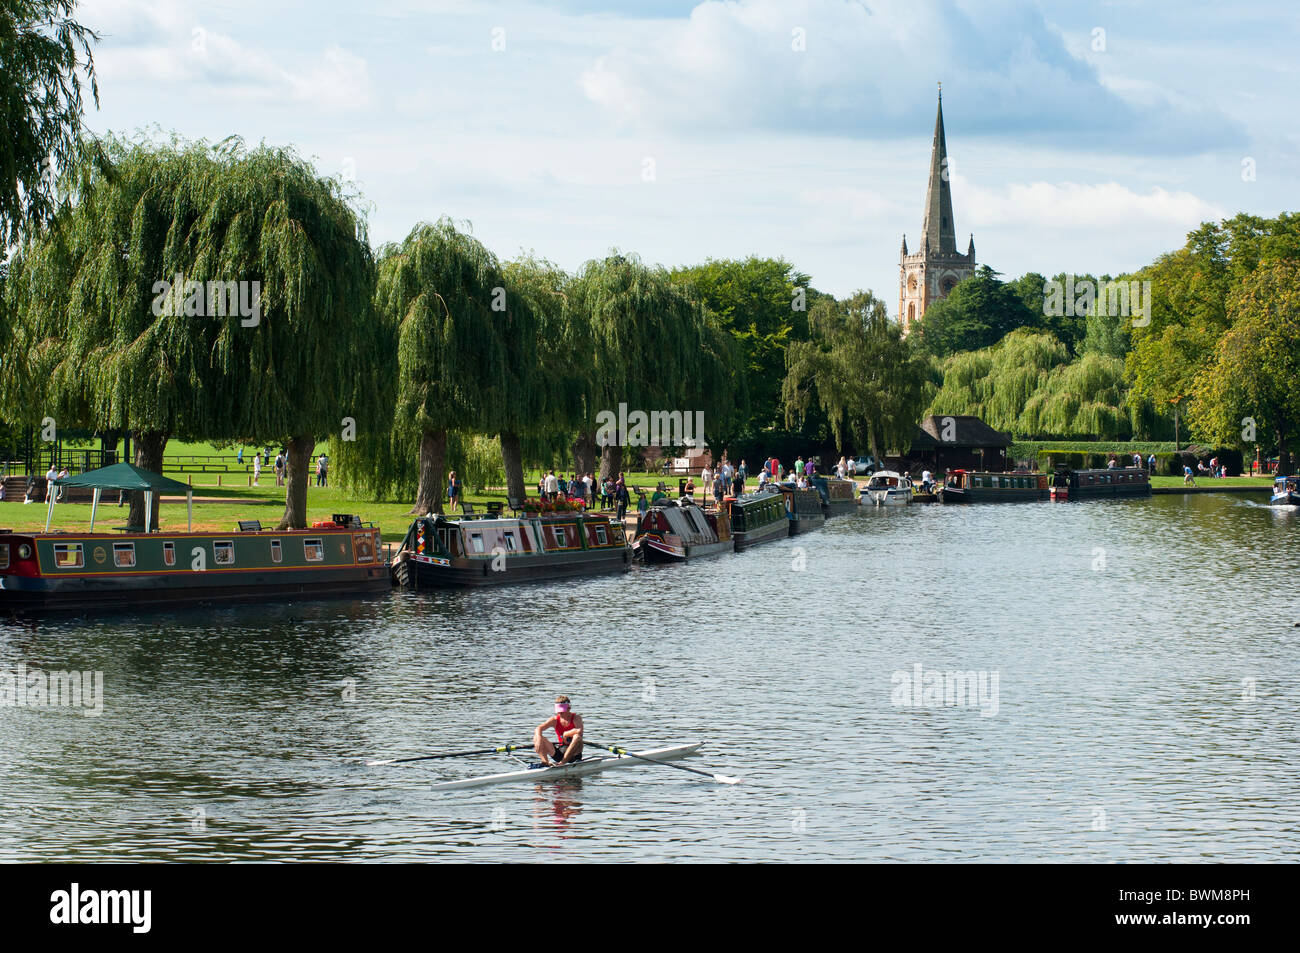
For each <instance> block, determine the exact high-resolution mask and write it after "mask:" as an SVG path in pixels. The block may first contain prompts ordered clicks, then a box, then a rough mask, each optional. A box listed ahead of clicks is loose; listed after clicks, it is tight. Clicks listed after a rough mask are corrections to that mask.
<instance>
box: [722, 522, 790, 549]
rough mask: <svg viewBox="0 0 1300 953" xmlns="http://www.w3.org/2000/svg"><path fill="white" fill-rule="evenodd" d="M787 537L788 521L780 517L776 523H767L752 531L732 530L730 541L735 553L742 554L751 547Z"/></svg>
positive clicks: (788, 532) (788, 533)
mask: <svg viewBox="0 0 1300 953" xmlns="http://www.w3.org/2000/svg"><path fill="white" fill-rule="evenodd" d="M789 535H790V521H789V520H788V519H786V518H784V517H782V518H781V521H780V522H778V523H768V524H767V525H766V526H759V527H757V528H755V529H752V530H744V531H740V532H737V531H735V530H733V531H732V534H731V539H732V542H733V543H735V547H736V552H738V553H743V552H744V551H745V550H747V549H749V548H750V547H752V546H758V545H760V544H762V543H770V542H772V541H773V540H776V539H785V538H786V537H788V536H789Z"/></svg>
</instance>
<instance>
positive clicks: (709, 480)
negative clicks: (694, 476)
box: [700, 467, 713, 486]
mask: <svg viewBox="0 0 1300 953" xmlns="http://www.w3.org/2000/svg"><path fill="white" fill-rule="evenodd" d="M700 486H713V471H712V470H710V469H709V468H708V467H705V468H704V469H703V470H701V471H700Z"/></svg>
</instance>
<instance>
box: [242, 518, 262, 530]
mask: <svg viewBox="0 0 1300 953" xmlns="http://www.w3.org/2000/svg"><path fill="white" fill-rule="evenodd" d="M239 531H240V532H241V533H260V532H261V531H262V521H261V520H240V521H239Z"/></svg>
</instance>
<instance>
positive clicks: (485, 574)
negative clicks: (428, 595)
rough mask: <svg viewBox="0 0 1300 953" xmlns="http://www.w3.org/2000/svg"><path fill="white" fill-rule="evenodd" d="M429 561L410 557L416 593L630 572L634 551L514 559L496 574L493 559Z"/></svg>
mask: <svg viewBox="0 0 1300 953" xmlns="http://www.w3.org/2000/svg"><path fill="white" fill-rule="evenodd" d="M426 558H427V557H423V558H422V557H419V556H415V555H412V556H411V561H410V563H409V567H410V579H411V580H412V581H413V585H414V587H415V588H416V589H422V588H427V589H436V588H461V587H468V588H478V587H481V586H503V585H509V584H512V583H519V582H546V581H547V580H551V579H570V578H573V577H575V576H595V575H606V574H609V573H620V572H627V571H628V570H629V569H630V568H631V565H632V550H631V549H629V548H627V547H626V546H625V547H623V548H622V549H620V550H612V551H606V552H599V551H598V552H591V551H584V552H577V553H548V554H546V555H544V556H540V557H534V556H526V555H513V556H511V557H510V558H509V559H507V560H506V561H505V568H503V569H501V570H494V569H493V568H492V564H493V561H492V560H490V559H466V558H453V559H450V560H446V561H445V564H440V563H435V562H431V561H430V562H426V561H425V559H426Z"/></svg>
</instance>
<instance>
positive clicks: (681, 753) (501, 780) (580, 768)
mask: <svg viewBox="0 0 1300 953" xmlns="http://www.w3.org/2000/svg"><path fill="white" fill-rule="evenodd" d="M702 744H703V742H698V741H697V742H695V743H694V744H689V745H676V746H674V747H671V748H650V749H649V750H646V751H634V752H632V754H636V755H640V757H641V758H653V759H654V760H655V761H675V760H677V759H678V758H685V757H686V756H688V755H692V754H695V752H697V751H699V750H700V747H701V745H702ZM637 765H640V766H641V767H643V768H648V767H650V765H648V764H646V762H644V761H641V760H640V759H639V758H634V757H632V755H622V754H618V755H615V754H611V755H604V756H601V757H595V758H583V759H582V760H581V761H577V762H574V763H573V764H566V765H564V766H563V767H558V768H526V769H524V770H522V771H507V772H505V773H504V774H485V775H480V776H479V777H477V778H462V779H461V780H459V781H440V782H439V783H437V784H435V785H434V786H433V790H435V791H454V790H457V789H460V788H481V787H486V786H487V785H489V784H506V783H508V782H510V781H563V780H564V779H565V778H581V777H585V776H586V775H588V774H595V773H597V772H598V771H608V770H610V769H611V768H635V767H636V766H637Z"/></svg>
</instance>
